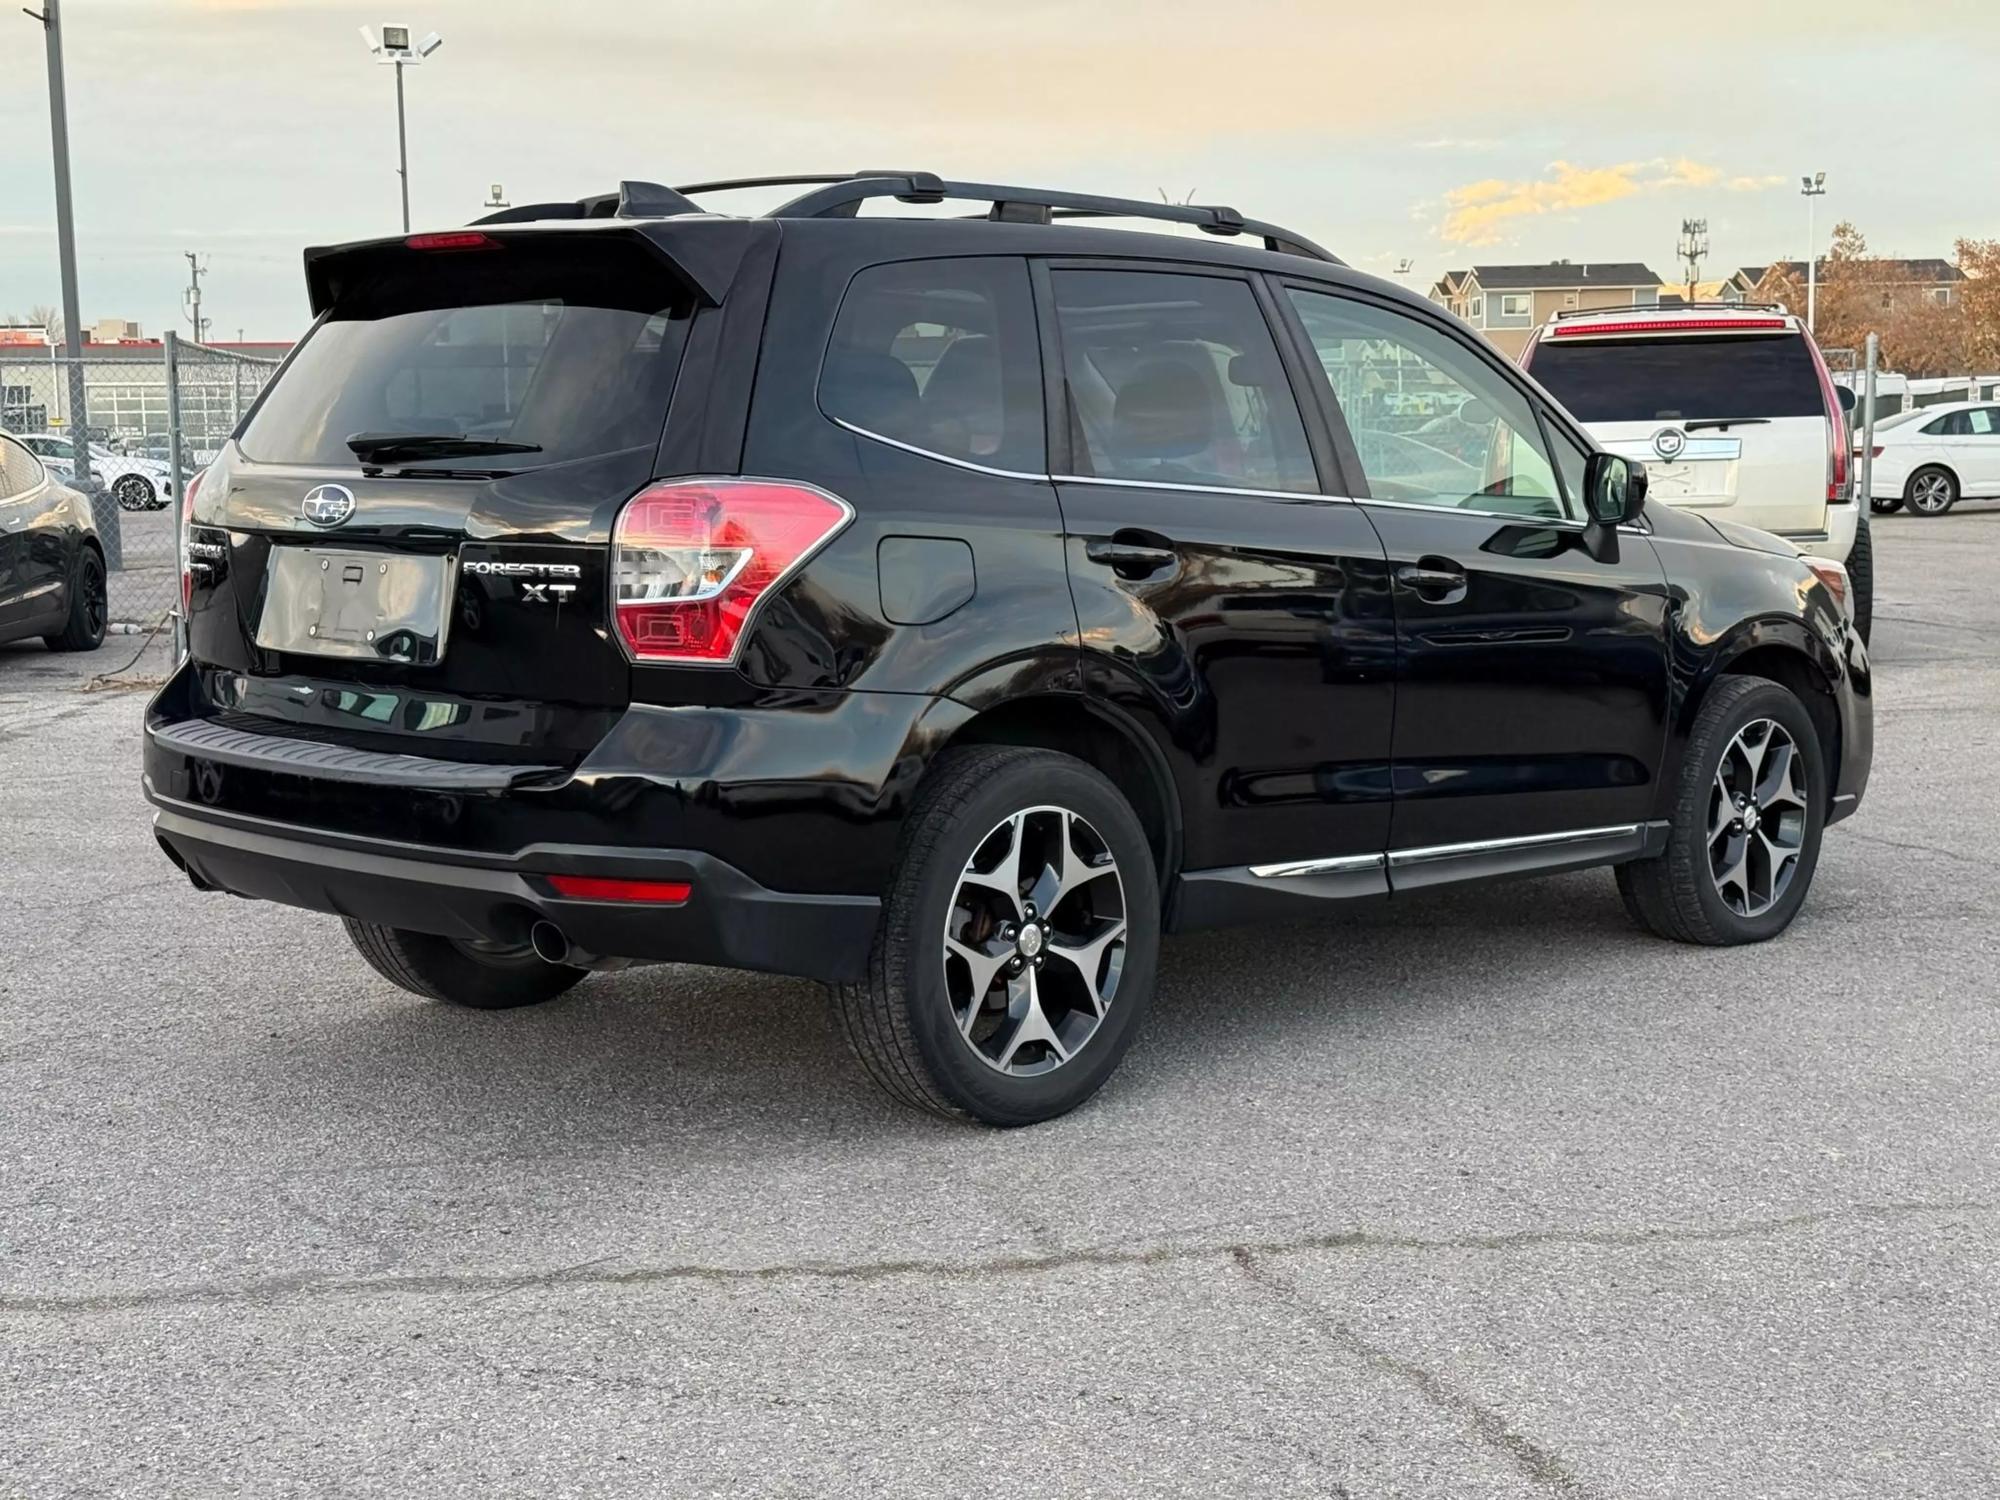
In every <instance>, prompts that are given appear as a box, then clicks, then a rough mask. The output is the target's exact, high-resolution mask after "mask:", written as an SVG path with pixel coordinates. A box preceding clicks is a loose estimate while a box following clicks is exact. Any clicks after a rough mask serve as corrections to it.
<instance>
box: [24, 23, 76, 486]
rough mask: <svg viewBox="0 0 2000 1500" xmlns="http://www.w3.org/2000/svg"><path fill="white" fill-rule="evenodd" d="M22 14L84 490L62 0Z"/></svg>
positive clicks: (72, 427)
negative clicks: (38, 46) (29, 25)
mask: <svg viewBox="0 0 2000 1500" xmlns="http://www.w3.org/2000/svg"><path fill="white" fill-rule="evenodd" d="M23 13H24V14H25V15H28V16H31V17H33V18H34V19H35V20H37V21H40V22H41V23H42V35H43V37H44V39H45V40H46V41H47V43H48V53H49V136H50V144H51V146H52V149H53V152H54V156H55V176H56V253H57V255H58V257H59V258H60V259H61V261H62V304H63V353H64V355H65V356H66V357H67V358H68V360H69V421H70V426H69V432H70V448H71V451H72V453H74V455H75V464H76V478H77V483H78V485H79V486H80V487H81V488H82V489H83V490H85V491H86V492H88V491H89V489H90V487H91V469H90V414H89V411H88V409H87V407H86V406H85V403H84V391H83V313H82V311H81V309H80V307H79V304H78V301H77V292H76V216H75V213H74V211H73V208H72V205H71V203H70V191H69V104H68V100H67V98H66V97H65V95H64V92H63V56H62V0H42V8H41V9H40V10H39V11H33V10H27V9H26V7H23Z"/></svg>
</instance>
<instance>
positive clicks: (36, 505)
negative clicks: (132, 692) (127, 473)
mask: <svg viewBox="0 0 2000 1500" xmlns="http://www.w3.org/2000/svg"><path fill="white" fill-rule="evenodd" d="M107 602H108V596H107V594H106V592H105V586H104V548H103V545H102V543H100V542H99V541H98V539H97V521H96V518H95V517H94V516H93V515H92V514H91V508H90V501H89V500H88V499H87V498H86V497H85V496H84V495H82V494H80V493H79V492H78V491H77V490H75V489H73V488H71V487H70V485H68V484H66V483H65V482H64V481H63V479H62V478H61V477H59V476H57V475H56V474H53V473H51V472H50V471H49V469H48V467H47V466H46V465H44V464H43V463H42V461H41V460H40V459H39V458H37V457H36V456H35V455H34V454H33V453H32V452H30V451H29V449H28V447H27V446H26V445H25V444H24V443H21V442H19V441H17V440H16V439H14V438H12V437H9V436H8V435H7V434H6V433H4V432H0V644H4V643H6V642H8V641H19V640H25V639H28V638H29V637H32V636H40V637H41V638H42V640H43V641H44V642H45V643H46V644H47V645H48V648H49V649H50V650H51V651H95V650H96V649H97V648H98V647H99V646H101V645H103V644H104V625H105V621H106V619H107V618H108V613H107Z"/></svg>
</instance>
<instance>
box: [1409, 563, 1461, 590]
mask: <svg viewBox="0 0 2000 1500" xmlns="http://www.w3.org/2000/svg"><path fill="white" fill-rule="evenodd" d="M1396 582H1398V583H1400V584H1402V585H1403V586H1404V587H1405V588H1411V589H1415V590H1416V591H1417V592H1418V593H1420V594H1441V593H1449V592H1450V591H1452V590H1454V589H1463V588H1464V587H1465V571H1464V569H1462V568H1426V567H1422V566H1412V565H1405V566H1403V567H1400V568H1398V569H1396Z"/></svg>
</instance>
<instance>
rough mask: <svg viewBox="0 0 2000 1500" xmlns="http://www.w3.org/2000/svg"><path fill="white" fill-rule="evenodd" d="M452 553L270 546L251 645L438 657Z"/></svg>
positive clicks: (376, 657) (404, 658) (419, 659)
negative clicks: (436, 554)
mask: <svg viewBox="0 0 2000 1500" xmlns="http://www.w3.org/2000/svg"><path fill="white" fill-rule="evenodd" d="M457 588H458V558H457V557H456V556H452V557H410V556H401V555H396V554H391V553H386V552H350V551H342V550H339V549H336V548H332V547H273V548H272V549H271V559H270V563H269V573H268V575H267V577H266V580H265V589H264V613H263V614H262V615H261V616H260V617H259V619H258V621H257V644H258V645H260V646H262V647H264V648H265V649H266V650H268V651H296V652H300V653H302V654H304V655H308V656H346V657H359V658H361V659H363V660H367V661H394V662H408V663H410V664H412V665H415V666H427V665H429V664H430V663H432V662H435V661H438V660H440V659H442V658H443V656H444V644H445V632H446V630H447V629H448V628H449V627H450V625H451V601H452V597H453V595H454V594H455V592H456V591H457Z"/></svg>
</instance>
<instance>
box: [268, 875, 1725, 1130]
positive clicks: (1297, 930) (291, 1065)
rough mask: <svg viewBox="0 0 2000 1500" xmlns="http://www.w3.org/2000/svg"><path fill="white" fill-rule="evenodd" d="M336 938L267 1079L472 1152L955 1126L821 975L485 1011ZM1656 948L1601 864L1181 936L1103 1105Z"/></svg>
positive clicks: (661, 979) (1154, 1104)
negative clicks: (868, 1065)
mask: <svg viewBox="0 0 2000 1500" xmlns="http://www.w3.org/2000/svg"><path fill="white" fill-rule="evenodd" d="M1552 924H1560V930H1561V932H1562V934H1563V938H1562V940H1561V941H1554V940H1552V938H1551V928H1552ZM333 945H337V951H330V952H328V954H327V955H326V959H327V965H328V968H327V969H323V970H322V972H335V973H345V972H347V971H345V970H343V969H341V967H340V966H342V965H348V964H351V965H352V966H353V974H352V978H353V983H352V985H351V986H347V985H341V986H340V988H341V989H342V990H343V991H344V993H339V994H336V995H334V996H332V997H330V998H331V999H332V1001H333V1006H332V1007H330V1008H326V1009H318V1010H313V1011H308V1012H306V1013H304V1014H305V1017H306V1019H305V1020H304V1021H303V1022H298V1023H296V1024H294V1025H293V1026H291V1027H288V1028H287V1029H285V1030H282V1031H273V1032H271V1033H270V1035H269V1037H268V1038H266V1039H265V1044H266V1046H268V1047H270V1048H273V1049H276V1050H278V1051H281V1052H282V1053H283V1054H285V1056H284V1058H283V1060H282V1061H279V1060H277V1059H274V1058H272V1057H271V1056H270V1055H269V1054H268V1053H264V1054H263V1055H262V1056H260V1057H258V1058H255V1059H251V1058H246V1059H244V1060H243V1061H244V1065H245V1066H247V1067H249V1068H250V1069H251V1070H252V1071H253V1073H254V1076H255V1078H256V1079H257V1081H258V1084H259V1086H260V1087H261V1088H263V1089H266V1090H268V1088H269V1087H270V1084H271V1080H272V1078H273V1077H274V1076H275V1077H281V1078H287V1079H289V1080H290V1082H289V1083H288V1085H287V1086H288V1087H296V1088H298V1089H300V1090H303V1091H306V1092H309V1093H311V1095H312V1096H313V1097H314V1100H315V1107H316V1108H325V1107H329V1106H331V1107H336V1108H338V1109H340V1110H341V1112H343V1113H349V1112H351V1113H352V1114H354V1115H356V1116H359V1117H362V1118H366V1119H368V1120H370V1121H372V1122H373V1123H374V1125H375V1126H376V1127H378V1128H387V1129H389V1130H391V1131H392V1132H395V1133H402V1132H408V1133H409V1134H410V1135H411V1136H412V1137H413V1138H422V1139H424V1140H427V1141H429V1142H430V1143H432V1144H436V1143H437V1142H438V1141H440V1140H441V1139H453V1138H455V1139H458V1140H460V1141H461V1142H462V1143H464V1144H466V1145H468V1146H469V1147H470V1148H471V1149H475V1150H477V1149H480V1143H479V1138H480V1137H482V1136H484V1135H486V1134H487V1133H488V1131H489V1128H490V1122H494V1121H513V1122H519V1121H522V1120H542V1121H549V1120H552V1119H555V1118H556V1117H557V1116H560V1117H561V1124H560V1126H559V1128H556V1129H555V1130H554V1131H553V1136H552V1138H553V1139H559V1140H561V1141H566V1142H570V1143H572V1144H582V1143H583V1142H585V1141H589V1142H592V1143H609V1142H614V1141H615V1142H617V1143H620V1144H637V1143H640V1142H641V1141H651V1142H654V1143H663V1142H669V1141H674V1140H679V1139H684V1138H686V1137H688V1136H689V1135H690V1134H693V1135H697V1136H709V1135H711V1134H713V1133H714V1132H716V1131H717V1130H719V1129H725V1128H726V1129H729V1130H732V1131H735V1132H739V1133H755V1132H756V1131H758V1130H759V1129H760V1128H761V1129H767V1130H768V1132H769V1133H770V1135H771V1137H772V1138H773V1139H774V1140H777V1139H784V1140H789V1141H795V1140H796V1139H797V1136H798V1134H799V1127H800V1125H801V1124H802V1123H809V1124H810V1126H811V1128H812V1129H813V1130H814V1131H815V1132H823V1133H825V1134H828V1135H830V1136H832V1137H835V1138H843V1137H849V1138H854V1139H861V1138H864V1137H865V1138H868V1139H875V1140H879V1139H881V1137H882V1135H883V1132H884V1131H885V1130H887V1131H890V1132H893V1133H896V1134H907V1133H910V1132H915V1133H918V1134H926V1133H929V1132H931V1131H933V1130H936V1129H944V1130H949V1129H952V1128H954V1127H952V1126H950V1125H947V1124H945V1123H944V1122H941V1121H936V1120H932V1119H929V1118H928V1117H926V1116H922V1115H919V1114H916V1113H913V1112H911V1111H908V1110H905V1109H902V1108H900V1107H899V1106H897V1105H895V1104H893V1103H891V1102H889V1101H888V1100H887V1099H885V1098H884V1097H882V1096H881V1095H879V1094H878V1093H877V1092H876V1091H875V1090H874V1089H873V1088H872V1087H871V1086H870V1085H869V1084H868V1082H867V1080H866V1079H865V1077H864V1076H863V1074H862V1073H861V1070H860V1067H859V1065H858V1064H857V1063H856V1062H855V1061H854V1060H853V1058H852V1057H851V1056H850V1055H849V1054H848V1051H847V1047H846V1044H845V1042H844V1040H843V1039H842V1037H841V1035H840V1030H839V1027H838V1024H837V1023H836V1022H835V1021H834V1019H833V1017H832V1015H831V1013H830V1009H829V1007H828V1006H827V1004H826V1002H825V999H824V996H823V993H822V991H821V990H820V988H819V987H818V986H817V985H814V984H811V983H808V982H804V981H799V980H791V979H778V978H772V977H770V976H764V975H755V974H747V973H736V972H731V971H725V970H712V969H698V968H690V967H684V966H670V965H662V966H656V967H647V968H638V969H632V970H627V971H624V972H620V973H615V974H601V975H595V976H593V977H592V978H590V979H589V980H587V981H585V983H583V984H582V985H580V986H578V987H577V989H575V990H573V991H571V992H570V993H569V994H568V995H566V996H563V997H562V998H560V999H558V1000H556V1001H554V1002H552V1003H550V1004H547V1005H543V1006H539V1007H535V1008H533V1009H527V1010H519V1011H511V1012H506V1011H503V1012H486V1013H481V1012H476V1011H463V1010H456V1009H453V1008H452V1007H449V1006H444V1005H437V1004H429V1003H426V1002H423V1001H421V1000H418V999H416V998H414V997H411V996H406V995H403V994H401V993H400V992H398V991H396V990H394V989H392V988H391V987H389V986H388V985H386V984H384V983H382V982H381V981H379V980H376V979H375V978H374V976H373V975H370V974H368V973H367V972H366V971H365V969H362V968H361V966H360V960H359V959H358V958H355V957H353V956H352V955H351V954H349V953H347V952H345V951H344V950H345V947H346V945H345V943H344V942H341V941H340V940H339V938H338V935H337V933H336V934H334V935H333ZM1660 947H1661V945H1660V944H1659V943H1658V942H1657V940H1655V939H1652V938H1648V937H1646V936H1644V935H1642V934H1640V933H1639V932H1638V931H1637V930H1636V929H1634V928H1633V927H1632V926H1631V924H1630V922H1629V921H1628V919H1627V918H1626V916H1625V914H1624V912H1623V909H1622V907H1621V906H1620V903H1619V900H1618V896H1617V893H1616V891H1615V889H1614V887H1613V885H1612V881H1611V878H1610V876H1609V875H1608V874H1607V873H1605V872H1603V871H1596V872H1590V873H1586V874H1579V875H1565V876H1557V877H1550V878H1547V879H1537V880H1522V881H1516V882H1508V883H1505V884H1501V885H1497V886H1490V887H1484V888H1478V889H1470V888H1469V889H1467V890H1464V891H1460V892H1445V893H1424V894H1422V895H1419V896H1413V897H1406V898H1403V899H1401V900H1398V901H1385V902H1380V903H1368V904H1356V905H1352V906H1347V907H1343V908H1342V910H1341V911H1340V912H1339V913H1336V914H1331V915H1330V916H1329V918H1328V920H1327V921H1325V922H1323V923H1316V924H1293V925H1289V926H1282V927H1275V928H1271V927H1266V928H1249V929H1236V930H1226V931H1219V932H1205V933H1195V934H1188V935H1184V936H1180V937H1175V938H1170V939H1168V941H1167V943H1166V945H1165V948H1164V951H1163V954H1162V962H1161V970H1160V982H1159V989H1158V993H1157V995H1156V998H1155V1001H1154V1005H1153V1010H1152V1013H1151V1014H1150V1015H1149V1016H1148V1018H1147V1022H1146V1027H1145V1031H1144V1033H1143V1035H1142V1036H1141V1038H1140V1040H1139V1043H1138V1045H1137V1047H1136V1048H1135V1050H1134V1052H1133V1054H1132V1055H1131V1057H1130V1058H1129V1059H1128V1060H1127V1062H1126V1064H1125V1067H1124V1068H1123V1069H1121V1071H1120V1072H1119V1073H1118V1074H1116V1075H1114V1077H1113V1079H1112V1081H1111V1084H1110V1085H1109V1087H1108V1089H1107V1091H1106V1093H1105V1094H1103V1095H1101V1096H1100V1098H1099V1101H1097V1102H1095V1103H1093V1104H1092V1105H1089V1106H1086V1112H1088V1111H1089V1110H1094V1109H1099V1108H1121V1109H1129V1108H1139V1109H1144V1110H1156V1109H1160V1108H1171V1100H1172V1096H1173V1094H1174V1092H1175V1090H1176V1088H1177V1087H1178V1086H1180V1085H1181V1084H1182V1083H1185V1082H1187V1081H1189V1079H1191V1078H1193V1077H1198V1076H1199V1075H1200V1074H1201V1073H1202V1072H1203V1071H1204V1069H1205V1068H1206V1067H1207V1059H1208V1058H1210V1057H1211V1056H1213V1055H1214V1053H1215V1052H1216V1051H1217V1050H1218V1049H1220V1048H1223V1047H1225V1046H1226V1047H1227V1048H1229V1049H1230V1050H1231V1051H1233V1052H1240V1051H1241V1050H1242V1049H1244V1048H1246V1047H1248V1048H1251V1049H1253V1050H1254V1049H1267V1050H1268V1052H1269V1054H1270V1056H1271V1059H1272V1062H1273V1065H1274V1067H1275V1066H1277V1065H1278V1064H1279V1062H1280V1060H1281V1059H1284V1058H1288V1057H1296V1056H1297V1055H1298V1054H1299V1053H1300V1052H1302V1051H1307V1052H1321V1051H1328V1052H1335V1053H1337V1052H1338V1051H1339V1050H1340V1048H1341V1046H1342V1036H1341V1033H1342V1032H1343V1031H1344V1030H1351V1029H1352V1028H1355V1027H1373V1026H1374V1025H1375V1024H1376V1023H1377V1021H1378V1020H1379V1019H1380V1018H1382V1017H1383V1016H1384V1015H1387V1016H1389V1017H1391V1018H1392V1019H1393V1017H1394V1015H1395V1014H1396V1013H1398V1012H1403V1013H1407V1014H1408V1015H1410V1016H1411V1018H1412V1022H1413V1024H1416V1023H1420V1022H1421V1021H1422V1019H1423V1017H1424V1015H1425V1013H1426V1012H1434V1011H1435V1010H1436V1008H1438V1007H1440V1006H1445V1007H1452V1006H1462V1005H1484V1004H1486V1003H1487V1001H1488V1000H1489V999H1491V998H1492V997H1493V996H1494V995H1495V994H1496V993H1501V994H1502V998H1501V1001H1500V1003H1502V1004H1504V1003H1505V998H1504V996H1505V995H1506V994H1512V995H1535V994H1538V993H1540V992H1542V991H1544V990H1546V989H1548V988H1549V987H1551V986H1552V985H1554V984H1555V983H1556V982H1557V981H1558V980H1559V979H1564V978H1567V979H1569V980H1572V981H1573V980H1574V979H1575V977H1576V973H1577V969H1578V963H1579V959H1578V954H1579V952H1580V951H1584V950H1587V951H1588V952H1589V953H1590V955H1591V958H1590V963H1591V966H1592V967H1593V968H1601V969H1602V970H1603V972H1604V973H1605V974H1606V975H1607V976H1609V975H1611V974H1613V973H1615V972H1617V971H1618V970H1619V969H1620V967H1621V966H1623V967H1625V968H1628V969H1629V966H1630V965H1631V963H1632V961H1633V958H1632V951H1631V950H1632V949H1635V948H1651V949H1652V950H1653V951H1655V952H1658V951H1659V950H1660ZM1682 951H1689V950H1682ZM336 983H338V981H336ZM1503 992H1504V993H1503ZM288 1014H290V1015H291V1016H293V1017H294V1018H297V1017H298V1016H299V1015H300V1014H301V1013H300V1012H298V1011H292V1012H289V1013H288ZM253 1050H255V1051H259V1052H262V1049H258V1048H254V1047H253ZM274 1062H276V1063H277V1064H278V1065H277V1066H276V1067H275V1068H274V1066H273V1064H274ZM1135 1064H1139V1065H1141V1066H1138V1067H1135V1066H1134V1065H1135ZM1128 1075H1129V1076H1128ZM273 1102H274V1103H276V1102H277V1101H273Z"/></svg>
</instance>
